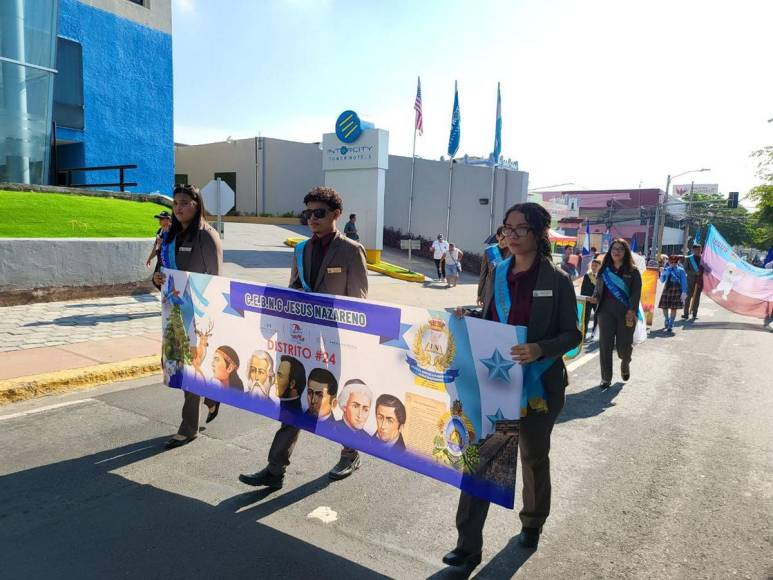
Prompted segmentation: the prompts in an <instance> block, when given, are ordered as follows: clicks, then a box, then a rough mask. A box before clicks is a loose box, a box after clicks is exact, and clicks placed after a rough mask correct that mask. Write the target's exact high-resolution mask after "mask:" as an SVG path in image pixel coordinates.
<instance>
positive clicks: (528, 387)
mask: <svg viewBox="0 0 773 580" xmlns="http://www.w3.org/2000/svg"><path fill="white" fill-rule="evenodd" d="M512 261H513V257H512V256H509V257H508V258H506V259H504V260H502V261H500V262H499V263H498V264H497V265H496V269H495V270H494V307H495V308H496V311H497V317H498V318H499V322H501V323H503V324H507V319H508V317H509V315H510V308H511V307H512V300H511V299H510V288H509V286H508V284H507V272H508V270H509V269H510V264H511V263H512ZM515 333H516V336H517V337H518V343H519V344H526V340H527V338H526V337H527V328H526V327H525V326H516V327H515ZM554 362H556V359H555V358H543V359H541V360H536V361H534V362H531V363H527V364H525V365H522V367H523V388H522V389H521V417H525V416H526V413H527V411H528V409H529V407H531V408H532V409H533V410H535V411H537V412H540V413H547V412H548V402H547V398H546V395H545V387H544V385H543V384H542V375H543V374H544V372H545V371H546V370H548V369H549V368H550V367H551V366H552V365H553V363H554Z"/></svg>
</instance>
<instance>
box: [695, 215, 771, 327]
mask: <svg viewBox="0 0 773 580" xmlns="http://www.w3.org/2000/svg"><path fill="white" fill-rule="evenodd" d="M701 263H702V264H703V268H704V273H703V293H704V294H706V295H707V296H708V297H709V298H711V299H712V300H713V301H714V302H716V303H717V304H719V305H720V306H722V307H723V308H726V309H727V310H730V311H732V312H735V313H737V314H742V315H744V316H753V317H755V318H767V317H770V316H771V314H773V270H765V269H763V268H756V267H754V266H752V265H751V264H749V263H748V262H746V261H744V260H742V259H741V258H740V257H739V256H738V255H737V254H736V253H735V252H733V249H732V247H731V246H730V244H728V243H727V241H726V240H725V239H724V238H723V237H722V235H721V234H720V233H719V231H718V230H717V228H715V227H714V226H713V225H709V229H708V234H707V235H706V242H705V244H704V248H703V254H702V257H701Z"/></svg>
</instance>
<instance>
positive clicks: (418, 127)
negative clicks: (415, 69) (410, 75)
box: [413, 77, 424, 135]
mask: <svg viewBox="0 0 773 580" xmlns="http://www.w3.org/2000/svg"><path fill="white" fill-rule="evenodd" d="M413 108H414V109H415V110H416V127H415V129H416V131H418V132H419V135H423V134H424V118H423V117H422V114H421V77H419V81H418V85H416V102H415V103H414V104H413Z"/></svg>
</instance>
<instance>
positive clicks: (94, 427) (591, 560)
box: [0, 301, 773, 580]
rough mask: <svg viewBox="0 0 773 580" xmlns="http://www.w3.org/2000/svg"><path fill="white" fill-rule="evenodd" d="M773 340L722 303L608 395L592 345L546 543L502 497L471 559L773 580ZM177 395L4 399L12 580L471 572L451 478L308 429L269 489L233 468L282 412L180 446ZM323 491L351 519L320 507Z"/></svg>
mask: <svg viewBox="0 0 773 580" xmlns="http://www.w3.org/2000/svg"><path fill="white" fill-rule="evenodd" d="M707 302H708V301H707ZM657 324H659V321H656V325H657ZM771 353H773V333H771V332H769V331H764V330H762V327H761V324H759V323H758V322H757V321H752V320H751V319H745V318H741V317H738V316H735V315H731V314H729V313H727V312H725V311H722V310H720V309H719V308H718V307H716V306H715V305H713V304H710V303H708V304H706V305H705V306H704V310H703V315H702V316H701V318H700V319H699V320H698V322H696V323H694V324H691V325H687V326H686V327H682V326H681V325H678V327H677V330H676V334H675V336H673V337H665V336H663V335H660V334H659V333H655V334H654V336H653V338H652V339H650V340H648V341H647V342H646V343H645V344H644V345H641V346H639V347H637V348H636V350H635V352H634V362H633V365H632V376H633V378H632V380H631V381H630V382H629V383H627V384H626V385H625V386H622V384H621V383H616V384H615V385H614V386H613V388H612V389H610V390H608V391H607V392H601V391H600V390H599V389H598V388H596V387H595V385H596V384H597V382H598V377H599V371H598V357H595V356H594V355H593V353H592V352H591V353H590V354H588V355H584V356H586V357H587V358H585V359H581V361H580V363H577V362H576V363H574V364H573V370H572V372H571V381H572V384H571V385H570V387H569V390H568V392H567V404H566V407H565V409H564V412H563V414H562V416H561V417H560V423H559V424H558V425H557V426H556V429H555V431H554V434H553V451H552V454H551V459H552V467H553V478H554V489H553V513H552V515H551V517H550V519H549V520H548V523H547V524H546V526H545V530H544V534H543V538H542V541H541V544H540V547H539V550H538V551H536V552H533V553H532V552H527V551H524V550H522V549H520V548H519V547H518V546H517V545H516V543H515V541H514V540H512V538H513V536H514V535H515V534H516V533H517V532H518V530H519V527H520V526H519V525H518V522H517V515H516V514H515V513H514V512H511V511H508V510H505V509H501V508H498V507H493V508H492V510H491V512H490V516H489V521H488V523H487V526H486V529H485V547H484V554H483V557H484V561H483V563H482V565H481V566H480V567H479V568H478V569H477V570H476V571H475V574H477V575H478V576H479V577H481V578H506V577H510V576H513V575H517V576H522V577H527V578H591V577H592V578H599V577H605V578H644V577H647V578H652V577H655V578H704V577H705V578H728V577H741V578H765V577H770V575H771V574H773V560H772V558H773V546H772V545H771V544H772V543H773V533H772V532H771V522H773V475H772V474H773V421H771V415H772V413H771V409H773V380H771V376H770V374H771V360H772V359H771ZM583 363H584V364H583ZM181 400H182V396H181V394H180V393H179V392H177V391H173V390H171V389H167V388H165V387H163V386H162V385H159V384H158V383H157V381H154V380H145V381H133V382H125V383H115V384H112V385H107V386H104V387H100V388H97V389H93V390H90V391H85V392H80V393H72V394H69V395H66V396H61V397H48V398H44V399H39V400H36V401H28V402H26V403H21V404H17V405H13V406H7V407H3V408H1V409H0V449H2V453H1V454H0V578H8V579H37V578H41V579H43V578H45V579H57V578H68V579H69V578H78V579H88V578H99V579H105V578H142V579H152V578H159V579H162V578H163V579H168V580H172V579H177V578H180V579H183V578H185V579H189V578H251V579H252V578H272V579H273V578H375V577H384V576H386V577H395V578H426V577H436V578H446V577H449V578H453V577H464V576H466V575H464V574H458V573H456V571H454V570H449V569H445V567H444V566H443V565H442V563H441V561H440V558H441V557H442V555H443V554H444V553H445V552H446V551H447V550H448V549H450V548H452V547H453V546H454V542H455V538H456V535H455V530H454V512H455V507H456V500H457V493H456V491H455V490H454V489H453V488H451V487H449V486H447V485H445V484H441V483H438V482H435V481H433V480H430V479H427V478H424V477H421V476H419V475H414V474H413V473H411V472H408V471H406V470H403V469H401V468H398V467H395V466H392V465H389V464H387V463H384V462H382V461H380V460H377V459H374V458H370V457H365V458H364V460H363V465H362V469H360V471H358V472H357V473H356V474H355V475H354V476H352V477H351V478H349V479H347V480H345V481H341V482H335V483H331V482H329V481H328V479H327V477H326V473H327V471H328V469H329V468H330V467H332V465H333V464H334V463H335V462H336V460H337V456H338V451H339V447H338V446H337V445H336V444H333V443H330V442H327V441H324V440H322V439H318V438H316V437H314V436H312V435H309V434H302V435H301V440H300V442H299V444H298V446H297V448H296V452H295V455H294V456H293V459H294V461H293V464H292V465H291V467H290V469H289V471H288V476H287V479H286V483H285V488H284V489H282V490H281V491H278V492H274V493H266V492H265V491H263V492H256V491H255V490H253V489H251V488H248V487H246V486H243V485H242V484H240V483H239V482H238V481H237V479H236V478H237V475H238V474H239V473H240V472H249V471H255V470H256V469H258V468H260V467H262V466H263V464H264V463H265V457H266V451H267V447H268V445H269V442H270V440H271V437H272V435H273V432H274V430H275V426H276V424H275V423H273V422H272V421H270V420H268V419H263V418H261V417H258V416H255V415H252V414H249V413H247V412H243V411H240V410H236V409H233V408H225V407H224V408H223V409H221V412H220V416H219V417H218V419H217V420H216V421H215V422H213V423H212V424H211V425H210V426H208V428H207V429H206V431H204V432H203V434H202V436H201V437H199V438H198V439H197V440H196V441H195V442H194V443H192V444H190V445H188V446H186V447H183V448H181V449H177V450H174V451H169V452H164V451H163V448H162V444H163V442H164V441H165V439H166V438H167V437H168V436H169V435H170V434H171V433H173V432H174V430H175V428H176V426H177V424H178V418H179V411H180V407H181ZM519 493H520V482H519ZM322 506H324V507H328V508H330V509H332V510H333V511H335V512H336V513H337V519H336V520H335V521H333V522H330V523H323V522H322V521H320V520H318V519H311V518H309V517H308V515H309V514H310V513H311V512H312V511H314V510H315V509H317V508H319V507H322Z"/></svg>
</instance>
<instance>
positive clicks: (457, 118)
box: [448, 81, 462, 159]
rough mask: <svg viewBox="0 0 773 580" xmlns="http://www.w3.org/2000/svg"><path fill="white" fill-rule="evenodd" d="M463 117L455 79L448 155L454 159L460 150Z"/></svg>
mask: <svg viewBox="0 0 773 580" xmlns="http://www.w3.org/2000/svg"><path fill="white" fill-rule="evenodd" d="M461 124H462V118H461V115H460V114H459V89H458V88H457V86H456V81H454V110H453V112H452V113H451V135H450V136H449V137H448V155H449V157H451V158H452V159H453V157H454V156H455V155H456V152H457V151H459V138H460V136H461Z"/></svg>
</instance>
